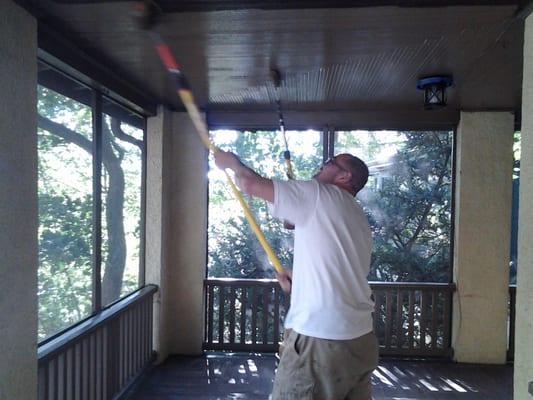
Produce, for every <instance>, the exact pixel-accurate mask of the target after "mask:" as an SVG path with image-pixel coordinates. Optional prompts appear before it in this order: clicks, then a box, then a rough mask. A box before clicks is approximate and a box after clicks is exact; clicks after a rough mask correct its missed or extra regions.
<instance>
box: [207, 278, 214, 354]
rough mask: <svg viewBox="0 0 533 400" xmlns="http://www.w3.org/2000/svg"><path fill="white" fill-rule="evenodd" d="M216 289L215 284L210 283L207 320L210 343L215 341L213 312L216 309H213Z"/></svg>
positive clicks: (208, 341)
mask: <svg viewBox="0 0 533 400" xmlns="http://www.w3.org/2000/svg"><path fill="white" fill-rule="evenodd" d="M214 291H215V287H214V284H212V285H209V286H208V293H209V295H208V296H209V297H208V304H209V307H208V309H207V316H208V321H207V343H209V344H212V343H213V314H214V309H213V303H214V299H213V297H214Z"/></svg>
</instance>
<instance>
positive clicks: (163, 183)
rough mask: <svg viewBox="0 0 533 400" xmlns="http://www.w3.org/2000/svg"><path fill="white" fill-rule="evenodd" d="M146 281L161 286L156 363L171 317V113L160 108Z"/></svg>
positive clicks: (151, 158) (149, 190) (155, 123)
mask: <svg viewBox="0 0 533 400" xmlns="http://www.w3.org/2000/svg"><path fill="white" fill-rule="evenodd" d="M146 144H147V149H146V155H147V157H146V217H145V218H146V256H145V265H146V267H145V268H146V275H145V276H146V278H145V280H146V283H147V284H148V283H153V284H155V285H157V286H159V291H158V292H157V293H156V294H155V296H154V321H153V322H154V328H153V341H154V342H153V346H154V350H155V351H156V352H157V356H158V357H157V362H161V361H163V360H164V359H165V358H167V356H168V355H169V344H168V318H166V317H165V315H166V310H167V304H168V302H169V300H168V296H169V293H168V285H167V274H168V265H169V264H168V262H167V260H168V246H167V242H168V239H167V237H168V235H169V218H168V213H169V208H168V204H169V198H170V196H171V179H170V177H171V173H170V172H171V169H172V165H171V161H172V150H171V147H172V113H171V112H170V111H169V110H167V109H166V108H165V107H162V106H161V107H159V109H158V111H157V116H155V117H151V118H148V125H147V133H146Z"/></svg>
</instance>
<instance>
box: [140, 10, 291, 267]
mask: <svg viewBox="0 0 533 400" xmlns="http://www.w3.org/2000/svg"><path fill="white" fill-rule="evenodd" d="M156 7H157V6H156V5H155V4H154V3H153V1H145V2H142V3H137V4H136V6H135V13H136V17H137V20H138V22H139V25H140V27H142V28H143V29H149V30H150V36H151V37H152V40H153V42H154V45H155V48H156V50H157V53H158V55H159V58H160V59H161V61H162V62H163V64H164V66H165V67H166V68H167V70H168V72H169V73H170V75H171V76H172V78H173V79H174V81H175V84H176V91H177V92H178V94H179V96H180V98H181V101H182V102H183V105H184V106H185V108H186V110H187V113H188V114H189V117H190V118H191V120H192V123H193V125H194V126H195V128H196V133H198V136H199V137H200V139H201V140H202V143H203V144H204V146H205V147H206V148H207V150H209V151H212V152H213V153H215V152H217V151H219V149H218V148H217V147H216V146H215V145H214V144H213V142H211V139H209V131H208V129H207V125H206V123H205V121H204V120H203V118H202V116H201V115H200V112H199V110H198V106H197V105H196V103H195V101H194V96H193V94H192V90H191V88H190V86H189V84H188V82H187V79H186V78H185V75H184V74H183V72H182V71H181V69H180V67H179V64H178V63H177V61H176V59H175V58H174V56H173V55H172V52H171V51H170V48H169V47H168V45H167V44H166V43H165V42H164V41H163V38H162V37H161V35H159V34H158V33H157V32H155V31H153V30H151V28H152V27H153V25H154V23H155V19H156V18H155V15H154V14H156V13H157V12H158V11H159V10H158V9H157V8H156ZM224 174H225V175H226V179H227V181H228V184H229V186H230V187H231V190H232V191H233V194H234V195H235V197H236V198H237V200H238V201H239V203H240V205H241V207H242V209H243V211H244V216H245V217H246V219H247V220H248V223H249V224H250V227H251V228H252V231H253V232H254V233H255V235H256V236H257V239H258V240H259V243H260V244H261V246H262V247H263V249H264V250H265V252H266V254H267V256H268V259H269V260H270V263H271V264H272V265H273V267H274V268H275V269H276V271H277V272H279V273H281V272H283V271H284V269H283V267H282V266H281V262H280V261H279V259H278V257H277V256H276V254H274V251H273V250H272V247H271V246H270V244H269V243H268V241H267V239H266V237H265V235H264V233H263V232H262V231H261V228H259V225H258V224H257V221H256V220H255V218H254V216H253V214H252V211H251V210H250V207H249V206H248V204H247V203H246V201H245V200H244V197H243V195H242V193H241V192H240V191H239V189H238V188H237V185H235V183H234V182H233V180H232V179H231V177H230V175H229V174H228V172H227V171H226V170H224Z"/></svg>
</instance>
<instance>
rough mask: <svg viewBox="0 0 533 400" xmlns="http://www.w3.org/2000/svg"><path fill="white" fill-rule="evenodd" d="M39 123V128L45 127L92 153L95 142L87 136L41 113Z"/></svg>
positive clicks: (38, 118) (38, 116)
mask: <svg viewBox="0 0 533 400" xmlns="http://www.w3.org/2000/svg"><path fill="white" fill-rule="evenodd" d="M37 124H38V126H39V128H41V129H44V130H46V131H48V132H50V133H52V134H54V135H57V136H59V137H60V138H63V139H65V140H66V141H68V142H70V143H74V144H75V145H78V146H79V147H81V148H82V149H83V150H85V151H86V152H87V153H90V154H92V152H93V143H92V142H91V141H90V140H89V139H87V138H86V137H85V136H83V135H81V134H79V133H77V132H74V131H73V130H71V129H69V128H67V127H66V126H64V125H61V124H59V123H57V122H54V121H52V120H50V119H48V118H46V117H43V116H42V115H40V114H38V115H37Z"/></svg>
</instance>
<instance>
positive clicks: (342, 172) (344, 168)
mask: <svg viewBox="0 0 533 400" xmlns="http://www.w3.org/2000/svg"><path fill="white" fill-rule="evenodd" d="M314 178H315V179H316V180H317V181H319V182H321V183H329V184H332V185H336V186H338V187H340V188H341V189H344V190H347V191H348V192H350V193H351V194H353V195H354V196H355V195H356V194H357V193H358V192H359V191H360V190H361V189H362V188H363V187H364V186H365V185H366V182H367V181H368V167H367V166H366V164H365V163H364V162H363V161H362V160H361V159H359V158H357V157H355V156H352V155H351V154H348V153H344V154H338V155H336V156H335V157H333V158H330V159H329V160H327V161H326V162H325V163H324V164H323V165H322V167H321V168H320V170H319V171H318V173H317V174H316V175H315V176H314Z"/></svg>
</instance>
